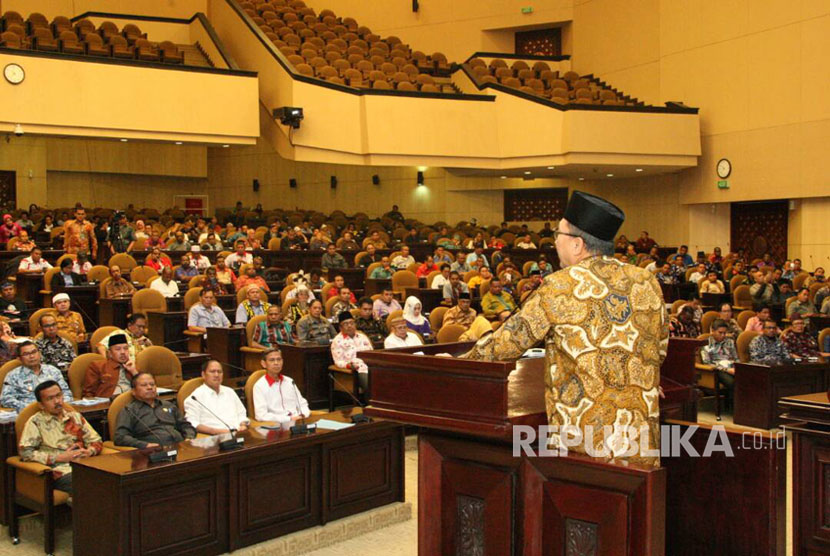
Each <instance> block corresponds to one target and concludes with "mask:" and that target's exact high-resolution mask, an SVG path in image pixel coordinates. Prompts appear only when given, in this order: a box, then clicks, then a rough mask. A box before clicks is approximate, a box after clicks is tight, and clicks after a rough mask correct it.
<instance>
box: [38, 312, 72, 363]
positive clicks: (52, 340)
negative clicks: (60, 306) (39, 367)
mask: <svg viewBox="0 0 830 556" xmlns="http://www.w3.org/2000/svg"><path fill="white" fill-rule="evenodd" d="M40 330H41V331H42V333H43V335H42V336H41V337H40V338H37V339H36V340H35V345H36V346H37V348H38V350H39V351H40V356H41V359H42V360H43V363H44V364H46V365H51V366H53V367H56V368H58V369H60V370H61V371H65V370H67V369H68V368H69V364H70V363H72V360H73V359H75V356H76V354H75V348H74V347H73V346H72V342H70V341H69V340H67V339H66V338H62V337H61V336H60V335H59V334H58V321H57V319H56V318H55V315H54V314H51V313H46V314H45V315H43V316H42V317H40Z"/></svg>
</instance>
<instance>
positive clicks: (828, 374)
mask: <svg viewBox="0 0 830 556" xmlns="http://www.w3.org/2000/svg"><path fill="white" fill-rule="evenodd" d="M828 380H830V365H828V364H825V363H805V364H800V365H779V366H775V367H770V366H767V365H755V364H751V363H736V364H735V415H734V421H735V424H736V425H743V426H746V427H755V428H759V429H771V428H774V427H777V426H778V425H779V424H781V420H780V418H779V416H778V400H780V399H781V398H785V397H788V396H796V395H799V394H810V393H813V392H826V391H827V386H828V383H827V381H828Z"/></svg>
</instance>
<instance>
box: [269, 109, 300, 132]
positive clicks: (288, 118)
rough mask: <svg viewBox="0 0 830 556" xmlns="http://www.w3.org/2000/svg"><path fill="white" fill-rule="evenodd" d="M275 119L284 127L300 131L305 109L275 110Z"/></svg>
mask: <svg viewBox="0 0 830 556" xmlns="http://www.w3.org/2000/svg"><path fill="white" fill-rule="evenodd" d="M274 118H275V119H278V120H279V121H280V123H281V124H282V125H287V126H291V127H293V128H294V129H300V122H301V121H303V109H302V108H299V107H297V106H283V107H281V108H274Z"/></svg>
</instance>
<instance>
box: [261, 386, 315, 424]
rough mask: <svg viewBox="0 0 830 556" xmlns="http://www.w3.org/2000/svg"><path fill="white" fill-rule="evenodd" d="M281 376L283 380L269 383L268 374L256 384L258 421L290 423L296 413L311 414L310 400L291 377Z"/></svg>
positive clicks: (306, 415)
mask: <svg viewBox="0 0 830 556" xmlns="http://www.w3.org/2000/svg"><path fill="white" fill-rule="evenodd" d="M280 376H281V377H282V380H276V381H275V382H274V383H273V384H269V383H268V375H267V374H266V375H263V376H262V378H261V379H259V380H257V381H256V384H254V418H255V419H256V420H257V421H275V422H277V423H290V422H291V417H292V416H294V415H300V414H302V415H303V417H308V416H309V415H311V412H310V411H309V410H308V402H307V401H306V400H305V398H303V395H302V394H300V390H299V389H298V388H297V387H296V386H295V385H294V381H293V380H291V377H288V376H285V375H280Z"/></svg>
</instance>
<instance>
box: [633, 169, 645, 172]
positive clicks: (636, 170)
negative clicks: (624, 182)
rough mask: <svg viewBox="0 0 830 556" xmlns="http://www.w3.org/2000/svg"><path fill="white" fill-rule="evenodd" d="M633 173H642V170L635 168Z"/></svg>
mask: <svg viewBox="0 0 830 556" xmlns="http://www.w3.org/2000/svg"><path fill="white" fill-rule="evenodd" d="M634 171H635V172H642V171H643V169H642V168H636V169H635V170H634Z"/></svg>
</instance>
